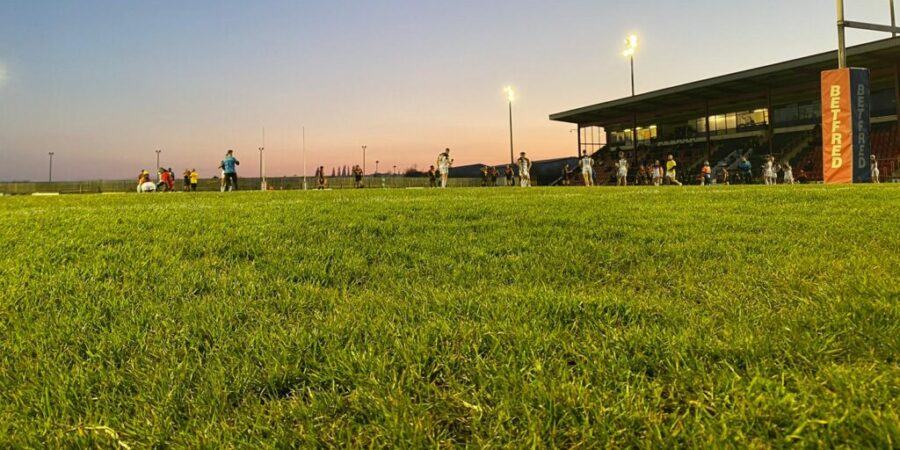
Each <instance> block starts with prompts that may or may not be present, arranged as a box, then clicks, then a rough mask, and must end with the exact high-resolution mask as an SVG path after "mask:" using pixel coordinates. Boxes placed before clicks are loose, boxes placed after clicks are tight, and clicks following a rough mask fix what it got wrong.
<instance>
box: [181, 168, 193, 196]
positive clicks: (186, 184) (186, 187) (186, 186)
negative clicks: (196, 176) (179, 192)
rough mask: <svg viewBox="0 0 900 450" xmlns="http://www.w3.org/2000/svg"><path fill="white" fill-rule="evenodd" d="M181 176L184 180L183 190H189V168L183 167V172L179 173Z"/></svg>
mask: <svg viewBox="0 0 900 450" xmlns="http://www.w3.org/2000/svg"><path fill="white" fill-rule="evenodd" d="M181 177H182V179H183V181H184V192H189V191H190V190H191V171H190V170H189V169H184V173H182V174H181Z"/></svg>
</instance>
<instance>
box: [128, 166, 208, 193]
mask: <svg viewBox="0 0 900 450" xmlns="http://www.w3.org/2000/svg"><path fill="white" fill-rule="evenodd" d="M183 177H184V184H183V186H182V189H183V190H184V191H185V192H188V191H196V190H197V184H198V183H199V182H200V174H199V173H197V169H185V171H184V174H183ZM156 179H157V181H156V182H154V181H153V180H152V179H151V177H150V172H148V171H146V170H141V173H140V174H138V184H137V191H138V192H156V191H160V192H174V191H175V172H173V171H172V168H168V169H166V168H163V167H160V168H159V170H158V171H157V177H156Z"/></svg>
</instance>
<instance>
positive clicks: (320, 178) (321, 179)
mask: <svg viewBox="0 0 900 450" xmlns="http://www.w3.org/2000/svg"><path fill="white" fill-rule="evenodd" d="M316 182H317V183H318V187H317V189H319V190H320V191H324V190H325V188H327V187H328V179H327V178H325V166H319V168H318V169H316Z"/></svg>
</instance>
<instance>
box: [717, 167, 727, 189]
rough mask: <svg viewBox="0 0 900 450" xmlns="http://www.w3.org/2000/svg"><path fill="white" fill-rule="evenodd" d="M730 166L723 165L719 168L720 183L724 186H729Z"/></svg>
mask: <svg viewBox="0 0 900 450" xmlns="http://www.w3.org/2000/svg"><path fill="white" fill-rule="evenodd" d="M728 183H729V181H728V166H726V165H724V164H723V165H722V166H720V170H719V184H721V185H722V186H728Z"/></svg>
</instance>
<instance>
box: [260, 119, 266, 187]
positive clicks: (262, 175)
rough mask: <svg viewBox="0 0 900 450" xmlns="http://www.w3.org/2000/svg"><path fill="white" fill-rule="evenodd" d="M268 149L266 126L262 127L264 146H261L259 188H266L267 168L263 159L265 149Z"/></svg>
mask: <svg viewBox="0 0 900 450" xmlns="http://www.w3.org/2000/svg"><path fill="white" fill-rule="evenodd" d="M265 149H266V128H265V127H263V129H262V147H260V148H259V189H260V190H261V191H265V190H266V170H265V167H266V166H265V164H264V161H263V151H264V150H265Z"/></svg>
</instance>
